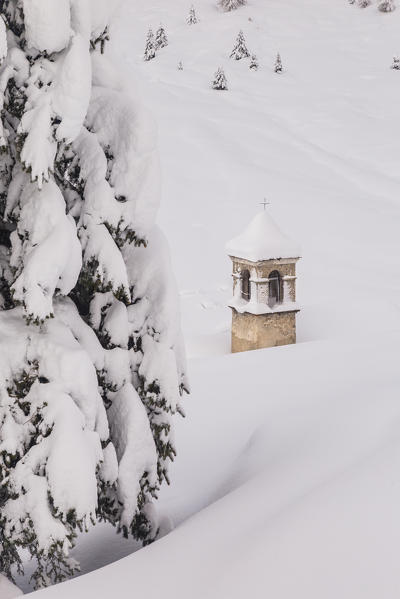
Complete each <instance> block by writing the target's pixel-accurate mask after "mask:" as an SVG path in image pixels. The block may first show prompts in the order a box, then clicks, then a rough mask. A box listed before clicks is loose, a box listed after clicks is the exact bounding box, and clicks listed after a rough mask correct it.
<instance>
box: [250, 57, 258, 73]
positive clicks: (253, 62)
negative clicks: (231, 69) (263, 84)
mask: <svg viewBox="0 0 400 599" xmlns="http://www.w3.org/2000/svg"><path fill="white" fill-rule="evenodd" d="M249 68H250V69H251V70H252V71H258V59H257V56H256V55H255V54H253V55H252V57H251V62H250V67H249Z"/></svg>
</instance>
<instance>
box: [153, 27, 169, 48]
mask: <svg viewBox="0 0 400 599" xmlns="http://www.w3.org/2000/svg"><path fill="white" fill-rule="evenodd" d="M155 46H156V49H157V50H158V49H160V48H165V46H168V38H167V34H166V33H165V29H164V27H163V26H162V25H160V27H159V28H158V29H157V32H156V41H155Z"/></svg>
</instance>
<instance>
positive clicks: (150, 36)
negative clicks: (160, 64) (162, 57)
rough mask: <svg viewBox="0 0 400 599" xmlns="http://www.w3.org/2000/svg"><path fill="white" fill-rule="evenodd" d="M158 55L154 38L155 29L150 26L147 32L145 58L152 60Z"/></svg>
mask: <svg viewBox="0 0 400 599" xmlns="http://www.w3.org/2000/svg"><path fill="white" fill-rule="evenodd" d="M155 56H156V41H155V39H154V33H153V30H152V29H151V28H150V29H149V30H148V32H147V38H146V45H145V48H144V56H143V59H144V60H145V61H149V60H152V59H153V58H155Z"/></svg>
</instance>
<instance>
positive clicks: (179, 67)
mask: <svg viewBox="0 0 400 599" xmlns="http://www.w3.org/2000/svg"><path fill="white" fill-rule="evenodd" d="M178 71H183V63H182V61H181V60H180V61H179V62H178Z"/></svg>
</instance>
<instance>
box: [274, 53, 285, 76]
mask: <svg viewBox="0 0 400 599" xmlns="http://www.w3.org/2000/svg"><path fill="white" fill-rule="evenodd" d="M274 71H275V73H282V72H283V66H282V59H281V55H280V54H279V52H278V54H277V55H276V60H275V65H274Z"/></svg>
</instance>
